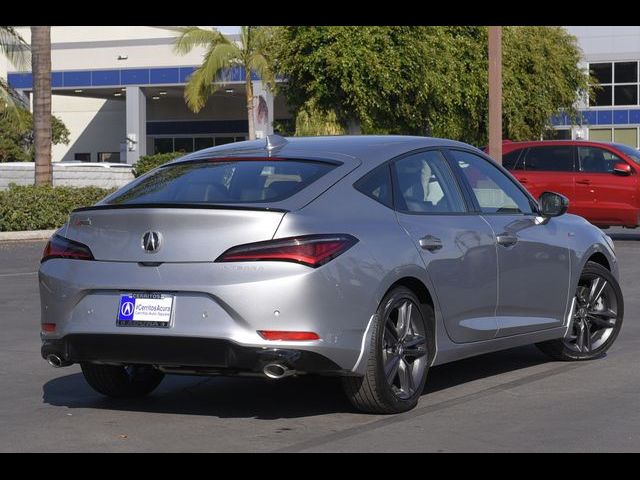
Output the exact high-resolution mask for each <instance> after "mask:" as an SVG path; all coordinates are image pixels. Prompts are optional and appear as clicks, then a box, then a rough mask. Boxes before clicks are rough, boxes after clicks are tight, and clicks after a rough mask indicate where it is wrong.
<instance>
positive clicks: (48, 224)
mask: <svg viewBox="0 0 640 480" xmlns="http://www.w3.org/2000/svg"><path fill="white" fill-rule="evenodd" d="M114 190H115V189H114V188H112V189H106V188H98V187H52V186H50V185H39V186H35V185H20V186H18V185H10V186H9V189H8V190H5V191H0V231H2V232H5V231H20V230H48V229H53V228H58V227H60V226H62V225H63V224H64V223H65V222H66V221H67V216H68V215H69V212H71V210H73V209H75V208H79V207H87V206H90V205H93V204H94V203H96V202H97V201H98V200H100V199H102V198H103V197H105V196H106V195H108V194H110V193H111V192H113V191H114Z"/></svg>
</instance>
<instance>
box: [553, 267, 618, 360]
mask: <svg viewBox="0 0 640 480" xmlns="http://www.w3.org/2000/svg"><path fill="white" fill-rule="evenodd" d="M617 321H618V305H617V300H616V295H615V292H614V290H613V287H612V285H611V284H610V283H609V282H608V281H607V280H606V279H605V278H603V277H601V276H600V275H598V274H597V273H586V274H583V276H582V277H581V278H580V282H579V283H578V289H577V291H576V297H575V310H574V313H573V317H572V319H571V325H570V326H569V330H568V333H567V336H566V337H565V339H564V344H565V345H566V346H567V347H568V348H570V349H571V350H573V351H576V352H579V353H589V352H593V351H594V350H597V349H598V348H600V347H601V346H602V345H603V344H604V343H605V342H606V341H607V339H608V338H609V337H610V336H611V334H612V333H613V331H614V330H615V328H616V322H617Z"/></svg>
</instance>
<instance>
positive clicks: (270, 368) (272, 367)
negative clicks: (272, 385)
mask: <svg viewBox="0 0 640 480" xmlns="http://www.w3.org/2000/svg"><path fill="white" fill-rule="evenodd" d="M262 373H264V374H265V375H266V376H267V377H269V378H272V379H274V380H279V379H281V378H284V377H289V376H291V375H295V374H296V371H295V370H291V369H290V368H289V367H287V366H286V365H283V364H281V363H269V364H267V365H265V366H264V368H263V369H262Z"/></svg>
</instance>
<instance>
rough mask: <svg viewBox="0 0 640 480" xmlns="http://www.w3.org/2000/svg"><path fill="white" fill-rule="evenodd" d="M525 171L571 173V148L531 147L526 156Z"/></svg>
mask: <svg viewBox="0 0 640 480" xmlns="http://www.w3.org/2000/svg"><path fill="white" fill-rule="evenodd" d="M524 164H525V167H524V168H525V170H532V171H542V172H573V147H563V146H559V147H551V146H550V147H532V148H530V149H529V151H528V152H527V154H526V157H525V160H524Z"/></svg>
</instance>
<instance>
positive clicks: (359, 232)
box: [39, 136, 618, 374]
mask: <svg viewBox="0 0 640 480" xmlns="http://www.w3.org/2000/svg"><path fill="white" fill-rule="evenodd" d="M449 146H451V147H456V148H466V149H468V150H470V151H473V152H474V153H478V154H480V155H482V154H481V152H479V151H478V150H476V149H474V148H473V147H470V146H468V145H465V144H462V143H459V142H452V141H448V140H442V139H432V138H425V137H399V136H398V137H393V136H392V137H375V136H372V137H367V136H362V137H316V138H293V139H289V140H288V141H287V142H286V143H285V144H284V145H282V146H279V147H276V148H275V149H274V150H272V151H270V152H268V151H267V150H265V148H264V140H259V141H254V142H241V143H240V144H235V145H234V144H232V145H226V146H222V147H215V148H213V149H208V150H204V151H201V152H196V153H194V154H190V155H187V156H186V157H183V158H181V159H178V160H176V161H175V162H182V161H197V160H198V159H210V158H217V157H220V158H227V157H234V156H235V157H252V156H256V157H266V156H267V155H271V156H274V157H275V156H277V157H281V158H302V159H309V158H320V159H326V160H330V161H334V162H337V163H339V165H337V166H336V168H335V169H334V170H332V171H331V172H329V173H328V174H327V175H325V176H324V177H322V178H320V179H319V180H318V181H317V182H315V183H313V184H312V185H310V186H309V187H308V188H306V189H303V190H302V191H300V192H298V193H297V194H295V195H293V196H291V197H290V198H288V199H285V200H283V201H281V202H274V203H268V204H264V205H262V204H252V205H250V206H247V205H228V206H227V205H218V206H216V207H215V208H210V209H208V208H193V207H190V206H183V208H153V207H148V208H147V207H140V208H137V207H135V208H110V207H108V206H107V204H108V202H109V199H110V198H113V197H107V198H106V199H104V200H103V201H101V202H99V204H98V205H97V207H98V208H93V209H86V210H81V211H79V212H76V213H74V214H72V215H71V216H70V219H69V222H68V223H67V224H66V225H65V226H64V227H63V228H62V229H60V230H59V232H58V233H59V234H60V235H62V236H64V237H67V238H69V239H71V240H75V241H78V242H81V243H83V244H86V245H88V246H89V248H90V249H91V251H92V252H93V254H94V256H95V258H96V260H95V261H84V260H68V259H52V260H48V261H46V262H44V263H42V265H41V268H40V272H39V280H40V295H41V306H42V322H43V323H44V322H46V323H49V322H50V323H56V324H57V328H56V331H55V332H52V333H43V334H42V336H43V339H45V340H46V339H61V338H64V336H65V335H68V334H73V333H99V334H116V335H149V334H151V333H152V334H153V335H160V336H179V337H198V338H222V339H226V340H229V341H231V342H234V343H235V344H238V345H242V346H250V347H257V348H264V347H271V348H273V347H274V346H277V347H278V348H285V347H286V348H295V349H298V350H303V351H311V352H316V353H318V354H321V355H323V356H325V357H327V358H329V359H331V360H332V361H333V362H335V363H336V364H337V365H339V367H340V368H341V369H343V370H344V371H345V372H348V371H351V372H353V373H354V374H362V373H363V368H365V367H366V364H367V361H368V358H369V355H370V352H369V346H370V343H371V342H370V335H371V325H372V322H373V321H375V312H376V310H377V308H378V306H379V304H380V301H381V300H382V298H383V297H384V295H385V293H386V292H387V291H389V289H390V288H391V287H392V286H393V285H395V284H398V283H399V282H406V281H407V279H409V280H412V281H417V282H419V283H420V284H421V285H422V286H423V287H424V289H425V290H426V291H427V292H428V294H429V296H430V298H431V300H432V302H433V307H434V312H435V319H434V325H433V329H434V334H435V338H434V343H435V345H434V347H435V353H434V355H433V358H432V363H433V364H442V363H446V362H450V361H454V360H457V359H461V358H465V357H469V356H473V355H477V354H482V353H488V352H491V351H495V350H500V349H504V348H510V347H514V346H518V345H524V344H528V343H534V342H538V341H543V340H549V339H553V338H560V337H562V336H564V334H565V332H566V331H567V328H568V321H569V317H570V315H569V312H570V309H571V305H572V294H571V293H570V292H573V291H575V288H576V286H577V282H578V278H579V276H580V272H581V271H582V269H583V267H584V265H585V263H586V262H587V260H588V259H589V258H590V257H591V256H592V255H594V254H595V255H598V256H600V257H599V258H604V259H605V261H606V263H607V264H608V266H609V268H610V269H611V271H612V272H613V274H614V275H615V276H616V277H617V276H618V266H617V263H616V259H615V253H614V251H613V249H612V246H611V245H610V243H609V242H608V241H607V239H606V238H605V236H604V234H603V233H602V232H601V231H600V230H599V229H597V228H595V227H594V226H592V225H591V224H589V223H588V222H586V221H585V220H584V219H582V218H580V217H576V216H574V215H563V216H561V217H557V218H551V219H547V220H546V221H541V219H540V218H537V217H534V216H526V215H520V216H512V215H505V216H481V215H479V214H474V213H470V214H465V215H405V214H400V213H397V212H396V211H394V210H393V209H391V208H389V207H387V206H384V205H382V204H380V203H378V202H377V201H375V200H373V199H371V198H369V197H367V196H366V195H364V194H362V193H360V192H358V191H357V190H356V189H355V188H354V187H353V184H354V182H356V181H357V180H358V179H360V178H362V177H363V176H364V175H365V174H366V173H367V172H369V171H371V170H372V169H373V168H375V167H377V166H379V165H381V164H382V163H384V162H386V161H388V160H390V159H392V158H394V157H397V156H399V155H403V154H405V153H407V152H410V151H413V150H417V149H423V148H429V147H442V148H446V147H449ZM507 175H508V174H507ZM136 181H138V180H136ZM147 231H154V232H158V233H159V234H160V235H161V247H160V248H159V249H158V250H157V252H156V253H148V252H146V251H145V250H144V249H143V245H142V237H143V235H144V233H145V232H147ZM502 231H509V232H511V233H513V234H515V235H517V236H518V238H519V242H518V244H516V246H515V247H513V248H511V249H505V247H503V246H500V245H497V244H496V240H495V236H496V235H498V234H499V233H501V232H502ZM325 233H332V234H334V233H345V234H350V235H353V236H354V237H356V238H357V239H358V240H359V241H358V243H356V244H355V245H354V246H353V247H351V248H350V249H349V250H347V251H346V252H345V253H343V254H342V255H340V256H338V257H337V258H335V259H333V260H331V261H330V262H329V263H327V264H325V265H323V266H321V267H319V268H316V269H313V268H310V267H307V266H304V265H299V264H294V263H283V262H271V261H267V262H238V263H214V260H215V259H216V258H217V257H218V256H219V255H220V254H221V253H222V252H224V251H225V250H226V249H228V248H230V247H233V246H236V245H239V244H245V243H249V242H256V241H262V240H270V239H278V238H286V237H292V236H299V235H307V234H325ZM427 234H431V235H436V236H438V237H440V238H441V240H442V241H443V245H444V248H442V249H441V250H439V251H437V252H436V253H431V252H428V251H425V250H422V249H421V248H420V245H419V239H420V238H421V237H422V236H424V235H427ZM136 291H153V292H167V293H171V294H173V295H175V307H174V317H175V318H174V319H173V323H172V325H171V327H170V328H154V329H151V328H141V327H127V328H123V327H118V326H116V314H117V308H118V299H119V295H120V294H122V293H127V292H136ZM258 330H291V331H313V332H317V333H318V334H319V336H320V338H321V339H320V340H316V341H305V342H290V341H278V342H273V341H267V340H264V339H263V338H262V337H261V336H260V335H258V333H257V331H258Z"/></svg>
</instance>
